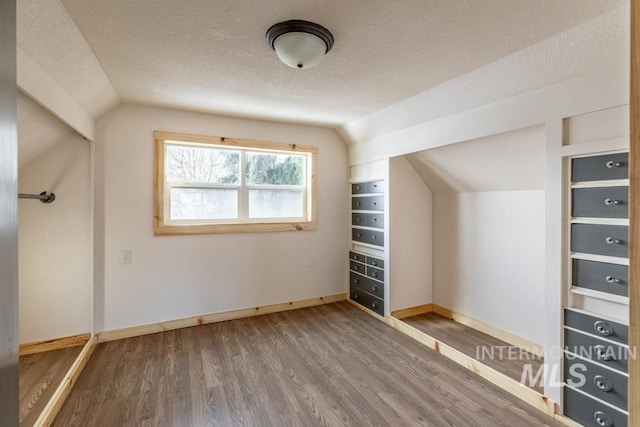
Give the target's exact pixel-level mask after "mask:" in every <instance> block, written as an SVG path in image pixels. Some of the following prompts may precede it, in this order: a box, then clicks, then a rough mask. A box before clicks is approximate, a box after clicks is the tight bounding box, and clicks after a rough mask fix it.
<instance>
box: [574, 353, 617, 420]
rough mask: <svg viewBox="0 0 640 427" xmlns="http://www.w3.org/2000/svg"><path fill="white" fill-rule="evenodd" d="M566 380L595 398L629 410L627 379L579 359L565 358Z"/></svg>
mask: <svg viewBox="0 0 640 427" xmlns="http://www.w3.org/2000/svg"><path fill="white" fill-rule="evenodd" d="M564 375H565V380H566V381H567V383H568V384H569V385H571V386H572V387H575V388H577V389H578V390H580V391H583V392H585V393H587V394H589V395H591V396H593V397H596V398H598V399H601V400H604V401H605V402H607V403H610V404H612V405H613V406H615V407H617V408H620V409H622V410H624V411H626V410H627V377H626V376H625V375H622V374H619V373H617V372H615V371H612V370H610V369H606V368H603V367H601V366H598V365H594V364H593V363H590V362H587V361H586V360H583V359H578V358H577V357H567V356H565V358H564Z"/></svg>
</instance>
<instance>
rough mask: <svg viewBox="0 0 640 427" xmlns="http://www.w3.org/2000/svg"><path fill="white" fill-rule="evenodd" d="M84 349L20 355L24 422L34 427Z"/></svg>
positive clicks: (24, 424) (22, 422) (21, 403)
mask: <svg viewBox="0 0 640 427" xmlns="http://www.w3.org/2000/svg"><path fill="white" fill-rule="evenodd" d="M80 351H82V346H78V347H68V348H63V349H60V350H52V351H45V352H43V353H34V354H29V355H27V356H21V357H20V379H19V391H20V425H21V426H23V427H31V426H33V424H34V423H35V422H36V420H37V419H38V417H39V416H40V413H41V412H42V410H43V409H44V407H45V406H46V405H47V403H48V402H49V399H51V396H52V395H53V393H54V392H55V391H56V389H57V388H58V386H59V385H60V383H61V382H62V379H63V378H64V376H65V375H66V373H67V372H68V371H69V368H71V365H72V364H73V362H74V361H75V360H76V358H77V357H78V355H79V354H80Z"/></svg>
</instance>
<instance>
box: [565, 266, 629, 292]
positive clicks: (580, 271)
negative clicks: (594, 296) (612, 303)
mask: <svg viewBox="0 0 640 427" xmlns="http://www.w3.org/2000/svg"><path fill="white" fill-rule="evenodd" d="M628 275H629V267H627V266H626V265H618V264H610V263H607V262H597V261H586V260H583V259H574V260H573V283H572V284H573V285H574V286H580V287H581V288H587V289H593V290H595V291H601V292H607V293H609V294H614V295H621V296H624V297H626V296H629V282H628Z"/></svg>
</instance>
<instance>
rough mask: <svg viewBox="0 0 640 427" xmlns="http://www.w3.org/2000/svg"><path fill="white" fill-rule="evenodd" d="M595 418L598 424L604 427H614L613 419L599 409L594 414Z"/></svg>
mask: <svg viewBox="0 0 640 427" xmlns="http://www.w3.org/2000/svg"><path fill="white" fill-rule="evenodd" d="M593 419H594V420H595V422H596V424H598V425H599V426H602V427H613V420H612V419H611V417H610V416H609V415H607V414H605V413H604V412H602V411H597V412H595V413H594V414H593Z"/></svg>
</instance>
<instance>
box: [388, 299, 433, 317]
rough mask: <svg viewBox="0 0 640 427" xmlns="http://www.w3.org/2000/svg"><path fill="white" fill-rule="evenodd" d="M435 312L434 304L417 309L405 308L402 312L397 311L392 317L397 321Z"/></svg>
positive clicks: (416, 307) (420, 306) (392, 313)
mask: <svg viewBox="0 0 640 427" xmlns="http://www.w3.org/2000/svg"><path fill="white" fill-rule="evenodd" d="M432 311H433V304H431V303H429V304H422V305H417V306H415V307H409V308H403V309H402V310H396V311H392V312H391V317H395V318H396V319H404V318H405V317H411V316H418V315H420V314H425V313H431V312H432Z"/></svg>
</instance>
